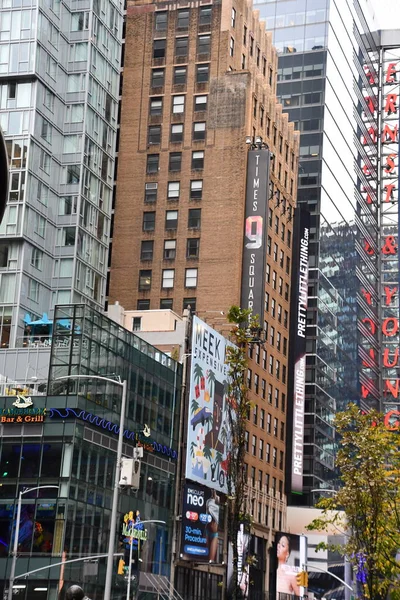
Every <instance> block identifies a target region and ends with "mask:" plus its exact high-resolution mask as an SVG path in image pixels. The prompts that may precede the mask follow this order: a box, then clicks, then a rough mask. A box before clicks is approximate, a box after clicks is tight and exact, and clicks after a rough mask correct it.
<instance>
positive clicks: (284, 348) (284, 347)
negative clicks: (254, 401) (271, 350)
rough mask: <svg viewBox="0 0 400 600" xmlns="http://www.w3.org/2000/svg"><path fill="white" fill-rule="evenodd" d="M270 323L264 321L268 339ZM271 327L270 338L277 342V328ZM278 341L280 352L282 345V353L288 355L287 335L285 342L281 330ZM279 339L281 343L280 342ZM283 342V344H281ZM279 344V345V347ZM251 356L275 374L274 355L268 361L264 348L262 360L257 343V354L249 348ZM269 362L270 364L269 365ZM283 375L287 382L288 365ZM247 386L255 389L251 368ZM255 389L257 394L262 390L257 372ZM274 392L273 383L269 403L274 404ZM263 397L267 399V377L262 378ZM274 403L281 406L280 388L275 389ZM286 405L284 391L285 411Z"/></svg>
mask: <svg viewBox="0 0 400 600" xmlns="http://www.w3.org/2000/svg"><path fill="white" fill-rule="evenodd" d="M269 329H270V327H269V323H267V322H266V321H264V330H265V335H266V337H267V339H268V332H269ZM271 329H273V337H272V338H271V337H270V338H269V341H271V339H272V341H273V342H275V329H274V328H273V327H271ZM276 340H277V343H276V346H275V347H276V348H277V350H278V351H279V352H281V347H282V353H283V354H284V356H286V355H287V351H288V341H287V338H286V337H283V342H282V336H281V334H280V333H279V332H277V338H276ZM278 340H279V343H278ZM281 344H282V346H281ZM278 346H279V347H278ZM248 354H249V358H251V359H253V358H254V360H255V361H256V363H257V364H258V365H259V364H261V365H262V368H263V369H264V371H267V370H268V372H269V374H270V375H273V374H274V357H273V356H272V355H270V357H269V362H268V353H267V351H266V350H264V349H263V351H262V361H261V360H260V358H261V352H260V348H259V346H257V345H256V354H255V356H254V351H253V348H250V349H249V353H248ZM267 363H268V366H267ZM278 363H279V364H278V372H279V373H280V362H279V361H278ZM282 373H283V375H282V381H283V377H284V379H285V381H284V382H286V367H285V366H283V371H282ZM247 386H248V388H249V389H253V374H252V371H251V369H248V373H247ZM254 390H255V392H256V394H259V392H260V380H259V375H258V374H257V373H255V374H254ZM272 392H273V388H272V385H271V384H269V385H268V402H269V404H272ZM259 395H261V397H262V398H263V400H265V398H266V395H267V388H266V381H265V379H262V380H261V394H259ZM274 404H275V408H279V390H278V389H275V393H274ZM285 405H286V396H285V394H284V393H282V398H281V410H282V411H283V412H284V411H285Z"/></svg>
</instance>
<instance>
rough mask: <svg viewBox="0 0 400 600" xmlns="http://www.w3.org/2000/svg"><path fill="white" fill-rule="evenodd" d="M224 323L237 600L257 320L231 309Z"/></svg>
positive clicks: (230, 511)
mask: <svg viewBox="0 0 400 600" xmlns="http://www.w3.org/2000/svg"><path fill="white" fill-rule="evenodd" d="M227 316H228V321H229V322H230V323H232V324H233V328H232V331H231V341H232V342H233V343H234V344H235V345H234V346H230V347H228V348H227V359H226V363H227V365H228V385H227V392H226V393H227V398H228V399H227V403H228V421H229V435H228V439H227V453H228V460H227V463H228V464H227V488H228V505H227V507H228V538H229V541H230V542H231V543H232V547H233V588H232V590H231V592H232V595H231V597H232V600H239V599H240V598H242V597H243V593H242V591H241V590H240V587H239V585H238V549H237V543H236V541H237V534H238V531H239V527H240V525H241V524H244V526H245V530H247V532H249V527H250V521H251V520H249V515H247V514H246V494H245V486H246V480H245V470H244V458H245V452H246V447H245V434H246V422H247V418H248V415H249V412H250V408H251V404H250V401H249V398H248V387H247V349H248V343H249V341H253V339H254V335H253V334H254V331H258V327H259V325H258V318H257V317H252V316H251V311H249V310H243V309H241V308H239V307H238V306H232V307H231V309H230V310H229V312H228V315H227Z"/></svg>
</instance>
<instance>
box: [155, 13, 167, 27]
mask: <svg viewBox="0 0 400 600" xmlns="http://www.w3.org/2000/svg"><path fill="white" fill-rule="evenodd" d="M167 20H168V13H167V12H166V11H164V12H156V15H155V19H154V21H155V29H156V31H166V29H167Z"/></svg>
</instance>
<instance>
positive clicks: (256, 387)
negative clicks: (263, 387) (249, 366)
mask: <svg viewBox="0 0 400 600" xmlns="http://www.w3.org/2000/svg"><path fill="white" fill-rule="evenodd" d="M259 381H260V378H259V376H258V375H257V373H254V391H255V393H256V394H258V389H259Z"/></svg>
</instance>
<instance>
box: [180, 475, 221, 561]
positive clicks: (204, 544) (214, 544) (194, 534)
mask: <svg viewBox="0 0 400 600" xmlns="http://www.w3.org/2000/svg"><path fill="white" fill-rule="evenodd" d="M218 525H219V497H218V496H217V494H216V492H215V490H210V489H209V488H205V487H203V486H200V485H195V484H193V483H190V482H186V483H185V486H184V488H183V506H182V546H181V554H183V557H182V558H184V559H186V560H190V559H192V560H196V562H199V561H205V562H215V561H216V560H217V550H218Z"/></svg>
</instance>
